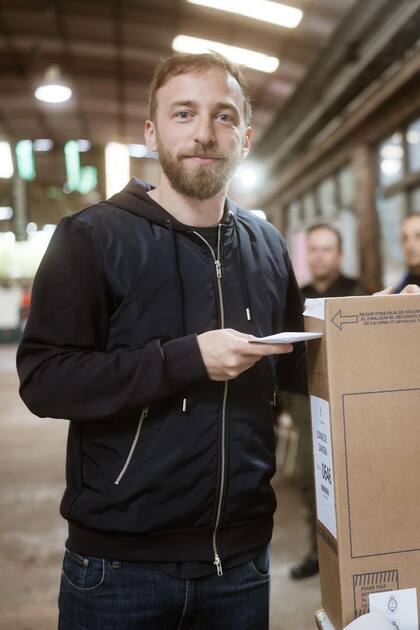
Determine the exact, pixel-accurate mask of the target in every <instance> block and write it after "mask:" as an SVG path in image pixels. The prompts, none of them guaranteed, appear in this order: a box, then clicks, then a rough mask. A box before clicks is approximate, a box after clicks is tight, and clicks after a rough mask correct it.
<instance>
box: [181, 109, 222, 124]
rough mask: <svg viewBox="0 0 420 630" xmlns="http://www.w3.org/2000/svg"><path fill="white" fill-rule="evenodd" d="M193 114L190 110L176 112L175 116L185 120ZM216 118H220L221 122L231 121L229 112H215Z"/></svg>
mask: <svg viewBox="0 0 420 630" xmlns="http://www.w3.org/2000/svg"><path fill="white" fill-rule="evenodd" d="M193 115H194V114H193V113H192V112H185V111H183V112H176V113H175V116H176V118H180V119H181V120H187V119H188V118H190V117H191V116H193ZM216 118H220V120H222V121H223V122H233V117H232V116H231V115H230V114H217V116H216Z"/></svg>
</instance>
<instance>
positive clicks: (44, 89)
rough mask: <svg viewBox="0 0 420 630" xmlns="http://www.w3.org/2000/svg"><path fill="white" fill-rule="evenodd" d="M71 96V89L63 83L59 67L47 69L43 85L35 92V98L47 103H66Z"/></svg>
mask: <svg viewBox="0 0 420 630" xmlns="http://www.w3.org/2000/svg"><path fill="white" fill-rule="evenodd" d="M71 95H72V91H71V88H69V87H68V85H66V84H65V83H64V82H63V79H62V77H61V72H60V69H59V67H58V66H50V67H49V68H48V69H47V71H46V73H45V76H44V80H43V82H42V84H41V85H39V86H38V87H37V88H36V90H35V97H36V98H37V99H38V100H39V101H45V102H46V103H64V102H65V101H68V100H69V98H71Z"/></svg>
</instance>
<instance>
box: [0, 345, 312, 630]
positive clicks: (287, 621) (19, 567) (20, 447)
mask: <svg viewBox="0 0 420 630" xmlns="http://www.w3.org/2000/svg"><path fill="white" fill-rule="evenodd" d="M15 352H16V346H13V345H5V346H0V410H1V411H0V514H1V518H0V566H1V573H0V630H53V629H54V628H56V627H57V604H56V600H57V592H58V585H59V575H60V567H61V560H62V553H63V545H64V541H65V538H66V524H65V522H64V521H63V520H62V519H61V517H60V516H59V514H58V504H59V500H60V497H61V494H62V490H63V483H64V461H65V459H64V458H65V442H66V432H67V422H65V421H57V420H45V419H44V420H40V419H38V418H36V417H35V416H33V415H32V414H31V413H30V412H29V411H28V410H27V409H26V407H25V406H24V404H23V403H22V401H21V400H20V398H19V396H18V393H17V387H18V383H17V376H16V374H15ZM275 485H276V487H277V489H278V503H279V509H278V510H277V521H276V527H275V530H274V537H273V544H272V585H271V623H270V630H314V629H315V627H316V626H315V621H314V612H315V611H316V610H317V609H318V608H319V607H320V595H319V579H318V577H314V578H310V579H307V580H304V581H303V582H299V583H296V582H293V581H291V580H290V579H289V578H288V571H289V568H290V565H291V564H292V563H293V562H294V561H296V560H297V559H300V557H301V556H302V554H303V553H304V552H305V551H306V544H307V543H306V531H305V526H304V520H303V514H304V511H303V507H302V505H301V502H300V498H299V495H298V493H297V492H296V489H295V488H294V487H293V485H292V484H290V483H285V482H282V481H281V479H279V478H276V480H275ZM75 630H77V629H75ZM256 630H257V629H256Z"/></svg>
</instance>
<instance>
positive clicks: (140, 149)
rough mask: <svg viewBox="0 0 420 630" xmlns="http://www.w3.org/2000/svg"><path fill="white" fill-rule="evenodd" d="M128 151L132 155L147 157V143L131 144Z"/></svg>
mask: <svg viewBox="0 0 420 630" xmlns="http://www.w3.org/2000/svg"><path fill="white" fill-rule="evenodd" d="M128 151H129V153H130V157H136V158H142V157H145V155H146V153H147V147H146V145H145V144H129V145H128Z"/></svg>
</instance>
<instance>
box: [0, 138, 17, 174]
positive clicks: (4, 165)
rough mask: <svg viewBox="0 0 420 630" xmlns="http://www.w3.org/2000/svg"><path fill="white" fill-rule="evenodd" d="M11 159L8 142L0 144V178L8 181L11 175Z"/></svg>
mask: <svg viewBox="0 0 420 630" xmlns="http://www.w3.org/2000/svg"><path fill="white" fill-rule="evenodd" d="M13 170H14V169H13V159H12V152H11V150H10V144H9V143H8V142H4V141H3V142H0V177H4V178H5V179H9V177H12V175H13Z"/></svg>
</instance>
